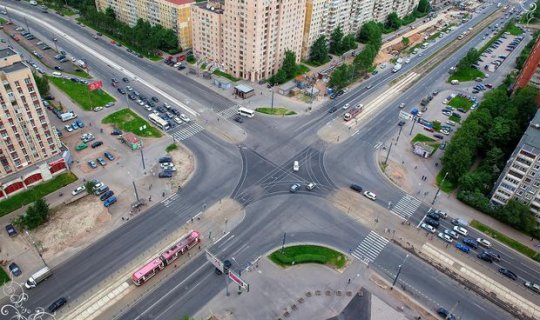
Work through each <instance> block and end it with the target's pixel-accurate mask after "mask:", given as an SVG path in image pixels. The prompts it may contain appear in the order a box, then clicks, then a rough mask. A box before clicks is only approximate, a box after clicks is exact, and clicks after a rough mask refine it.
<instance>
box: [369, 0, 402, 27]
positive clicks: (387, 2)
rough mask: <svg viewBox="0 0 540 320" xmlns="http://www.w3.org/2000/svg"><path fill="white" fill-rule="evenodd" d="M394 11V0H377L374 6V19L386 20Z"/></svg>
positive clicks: (378, 20)
mask: <svg viewBox="0 0 540 320" xmlns="http://www.w3.org/2000/svg"><path fill="white" fill-rule="evenodd" d="M395 1H396V2H397V1H400V0H395ZM392 12H394V0H376V1H375V3H374V6H373V19H372V20H375V21H377V22H383V23H384V22H385V21H386V17H388V15H389V14H390V13H392Z"/></svg>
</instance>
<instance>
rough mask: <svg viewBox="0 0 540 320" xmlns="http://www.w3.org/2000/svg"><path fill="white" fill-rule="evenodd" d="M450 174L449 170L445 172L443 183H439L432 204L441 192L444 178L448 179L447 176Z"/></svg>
mask: <svg viewBox="0 0 540 320" xmlns="http://www.w3.org/2000/svg"><path fill="white" fill-rule="evenodd" d="M447 175H448V172H446V173H445V174H444V178H443V179H442V181H441V183H440V184H439V188H438V189H437V192H436V193H435V196H434V197H433V201H431V204H432V205H433V204H435V200H437V197H438V196H439V192H441V186H442V185H443V184H444V180H446V176H447Z"/></svg>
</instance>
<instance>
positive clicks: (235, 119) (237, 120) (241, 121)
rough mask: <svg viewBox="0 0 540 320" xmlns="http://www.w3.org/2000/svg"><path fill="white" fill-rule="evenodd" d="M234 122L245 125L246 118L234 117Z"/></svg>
mask: <svg viewBox="0 0 540 320" xmlns="http://www.w3.org/2000/svg"><path fill="white" fill-rule="evenodd" d="M176 118H178V117H176ZM234 121H236V122H238V123H243V122H244V118H243V117H241V116H235V117H234Z"/></svg>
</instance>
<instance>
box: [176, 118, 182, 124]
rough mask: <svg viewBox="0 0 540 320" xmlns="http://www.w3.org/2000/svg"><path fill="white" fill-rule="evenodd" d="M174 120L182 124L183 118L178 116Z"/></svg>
mask: <svg viewBox="0 0 540 320" xmlns="http://www.w3.org/2000/svg"><path fill="white" fill-rule="evenodd" d="M174 122H176V123H178V124H182V122H183V121H182V119H180V118H178V117H174Z"/></svg>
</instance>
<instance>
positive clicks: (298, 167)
mask: <svg viewBox="0 0 540 320" xmlns="http://www.w3.org/2000/svg"><path fill="white" fill-rule="evenodd" d="M298 170H300V163H299V162H298V161H294V162H293V165H292V171H294V172H297V171H298Z"/></svg>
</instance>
